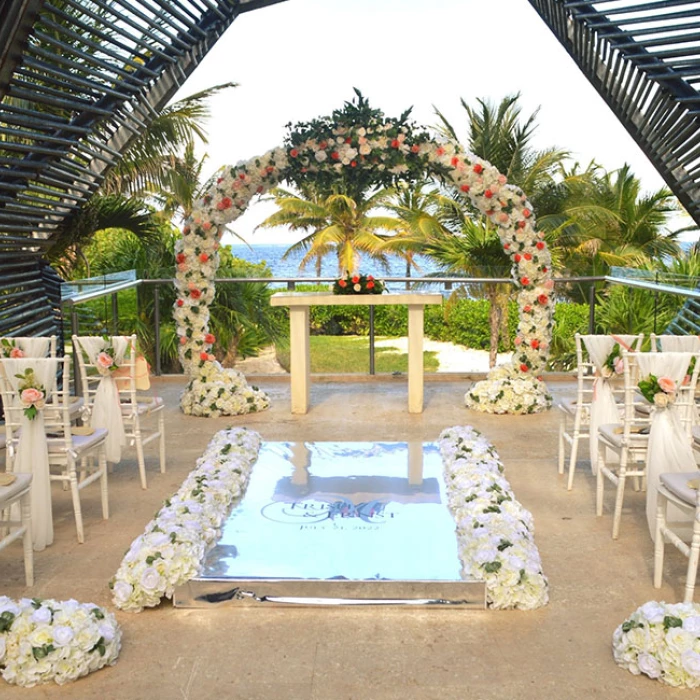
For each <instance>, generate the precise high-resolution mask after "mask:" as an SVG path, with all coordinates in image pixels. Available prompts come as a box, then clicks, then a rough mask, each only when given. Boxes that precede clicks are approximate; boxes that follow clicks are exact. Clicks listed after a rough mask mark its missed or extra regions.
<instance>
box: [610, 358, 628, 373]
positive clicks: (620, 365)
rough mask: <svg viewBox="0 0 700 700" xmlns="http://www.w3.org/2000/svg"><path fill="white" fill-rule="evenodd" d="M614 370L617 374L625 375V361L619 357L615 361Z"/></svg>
mask: <svg viewBox="0 0 700 700" xmlns="http://www.w3.org/2000/svg"><path fill="white" fill-rule="evenodd" d="M613 369H614V370H615V374H623V373H624V371H625V363H624V360H623V359H622V358H621V357H620V356H619V355H618V356H617V357H616V358H615V359H614V361H613Z"/></svg>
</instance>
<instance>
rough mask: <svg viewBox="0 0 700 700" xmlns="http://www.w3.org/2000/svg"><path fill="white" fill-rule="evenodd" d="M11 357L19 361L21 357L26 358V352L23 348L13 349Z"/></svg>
mask: <svg viewBox="0 0 700 700" xmlns="http://www.w3.org/2000/svg"><path fill="white" fill-rule="evenodd" d="M10 357H11V358H12V359H13V360H16V359H19V358H20V357H24V352H23V351H22V348H16V347H15V348H12V350H10Z"/></svg>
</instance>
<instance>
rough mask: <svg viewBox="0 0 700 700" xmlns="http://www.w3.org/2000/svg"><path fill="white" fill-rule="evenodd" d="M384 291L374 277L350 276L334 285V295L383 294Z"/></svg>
mask: <svg viewBox="0 0 700 700" xmlns="http://www.w3.org/2000/svg"><path fill="white" fill-rule="evenodd" d="M384 289H385V288H384V284H383V282H380V281H379V280H376V279H374V277H372V275H348V276H347V277H341V278H340V279H338V280H336V281H335V282H334V283H333V294H381V293H382V292H383V291H384Z"/></svg>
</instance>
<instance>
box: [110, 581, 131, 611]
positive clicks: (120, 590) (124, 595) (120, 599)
mask: <svg viewBox="0 0 700 700" xmlns="http://www.w3.org/2000/svg"><path fill="white" fill-rule="evenodd" d="M133 591H134V588H133V586H132V585H131V584H130V583H127V582H126V581H117V582H116V583H115V584H114V589H113V591H112V593H113V594H114V602H115V603H116V604H117V605H119V604H120V603H126V602H127V601H128V600H129V598H130V596H131V594H132V593H133Z"/></svg>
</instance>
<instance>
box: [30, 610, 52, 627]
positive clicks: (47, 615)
mask: <svg viewBox="0 0 700 700" xmlns="http://www.w3.org/2000/svg"><path fill="white" fill-rule="evenodd" d="M32 622H36V623H38V624H45V623H48V622H51V611H50V610H49V609H48V608H45V607H43V606H42V607H40V608H38V609H37V610H35V611H34V612H33V613H32Z"/></svg>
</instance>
